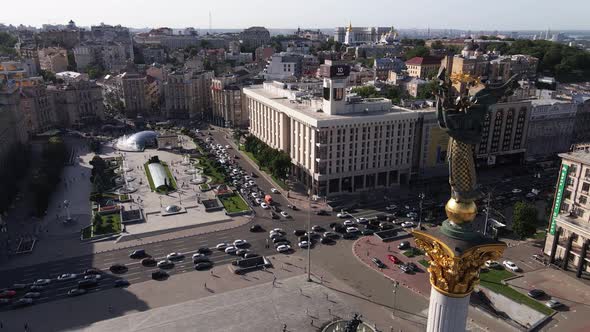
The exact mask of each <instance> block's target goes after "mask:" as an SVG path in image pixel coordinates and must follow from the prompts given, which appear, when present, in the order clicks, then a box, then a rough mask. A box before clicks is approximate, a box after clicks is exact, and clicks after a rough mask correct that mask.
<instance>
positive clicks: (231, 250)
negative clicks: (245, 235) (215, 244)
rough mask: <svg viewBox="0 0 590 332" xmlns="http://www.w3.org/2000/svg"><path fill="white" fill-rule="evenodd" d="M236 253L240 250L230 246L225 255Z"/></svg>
mask: <svg viewBox="0 0 590 332" xmlns="http://www.w3.org/2000/svg"><path fill="white" fill-rule="evenodd" d="M236 251H238V248H236V247H234V246H229V247H227V248H225V253H226V254H230V255H231V254H235V253H236Z"/></svg>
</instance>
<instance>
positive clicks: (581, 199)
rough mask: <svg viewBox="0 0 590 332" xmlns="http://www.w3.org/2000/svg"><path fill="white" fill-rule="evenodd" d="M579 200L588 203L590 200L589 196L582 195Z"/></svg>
mask: <svg viewBox="0 0 590 332" xmlns="http://www.w3.org/2000/svg"><path fill="white" fill-rule="evenodd" d="M579 201H580V204H586V202H587V201H588V197H586V196H580V198H579Z"/></svg>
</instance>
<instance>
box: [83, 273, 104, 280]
mask: <svg viewBox="0 0 590 332" xmlns="http://www.w3.org/2000/svg"><path fill="white" fill-rule="evenodd" d="M101 278H102V276H101V275H100V274H91V275H87V276H84V280H92V279H94V280H100V279H101Z"/></svg>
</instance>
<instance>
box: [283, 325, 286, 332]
mask: <svg viewBox="0 0 590 332" xmlns="http://www.w3.org/2000/svg"><path fill="white" fill-rule="evenodd" d="M283 332H287V324H283Z"/></svg>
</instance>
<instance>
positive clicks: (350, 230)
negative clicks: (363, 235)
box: [346, 227, 359, 234]
mask: <svg viewBox="0 0 590 332" xmlns="http://www.w3.org/2000/svg"><path fill="white" fill-rule="evenodd" d="M358 232H359V229H358V228H356V227H346V233H349V234H356V233H358Z"/></svg>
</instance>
